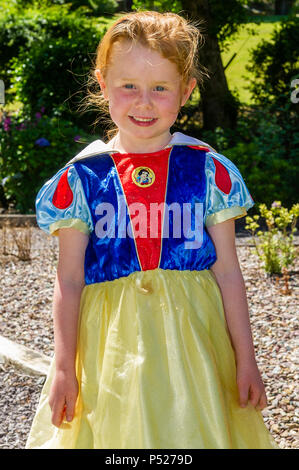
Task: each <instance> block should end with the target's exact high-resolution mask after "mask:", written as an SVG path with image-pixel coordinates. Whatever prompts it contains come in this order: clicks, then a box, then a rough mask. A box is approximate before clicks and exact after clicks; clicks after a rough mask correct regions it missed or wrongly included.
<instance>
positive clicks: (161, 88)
mask: <svg viewBox="0 0 299 470" xmlns="http://www.w3.org/2000/svg"><path fill="white" fill-rule="evenodd" d="M156 90H157V91H164V90H165V88H164V86H161V85H157V86H156Z"/></svg>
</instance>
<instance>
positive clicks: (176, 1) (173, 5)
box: [132, 0, 182, 13]
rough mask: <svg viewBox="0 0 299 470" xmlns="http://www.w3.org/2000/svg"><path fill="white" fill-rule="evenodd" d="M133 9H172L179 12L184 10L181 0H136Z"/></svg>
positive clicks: (160, 10)
mask: <svg viewBox="0 0 299 470" xmlns="http://www.w3.org/2000/svg"><path fill="white" fill-rule="evenodd" d="M132 10H154V11H159V12H160V13H164V12H166V11H171V12H173V13H179V12H180V11H181V10H182V3H181V1H180V0H173V1H171V0H160V1H154V0H145V1H142V0H134V1H133V6H132Z"/></svg>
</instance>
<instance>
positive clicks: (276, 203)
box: [271, 201, 281, 208]
mask: <svg viewBox="0 0 299 470" xmlns="http://www.w3.org/2000/svg"><path fill="white" fill-rule="evenodd" d="M271 207H272V208H274V207H281V202H280V201H274V202H272V205H271Z"/></svg>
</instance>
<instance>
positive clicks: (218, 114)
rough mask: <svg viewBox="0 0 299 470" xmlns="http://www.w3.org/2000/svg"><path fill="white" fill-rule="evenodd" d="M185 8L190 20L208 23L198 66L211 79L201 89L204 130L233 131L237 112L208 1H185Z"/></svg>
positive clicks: (183, 1) (183, 2)
mask: <svg viewBox="0 0 299 470" xmlns="http://www.w3.org/2000/svg"><path fill="white" fill-rule="evenodd" d="M182 8H183V10H184V11H186V13H187V15H188V17H189V18H192V19H195V20H197V19H203V20H205V25H204V27H205V33H204V34H205V44H204V46H202V48H201V49H200V51H199V62H200V64H201V65H203V66H204V67H206V68H207V69H208V71H209V75H210V78H208V79H205V81H204V84H203V86H202V87H200V95H201V108H202V112H203V127H204V129H209V130H214V129H215V128H216V127H222V128H234V127H235V124H236V120H237V113H238V109H237V105H236V102H235V100H234V98H233V96H232V94H231V92H230V91H229V88H228V85H227V80H226V76H225V73H224V69H223V64H222V59H221V54H220V48H219V44H218V38H217V35H216V34H213V33H212V31H214V30H215V27H213V26H214V25H213V21H214V19H213V17H212V16H211V14H210V9H209V1H208V0H197V1H196V2H195V1H194V0H182Z"/></svg>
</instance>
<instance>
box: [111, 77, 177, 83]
mask: <svg viewBox="0 0 299 470" xmlns="http://www.w3.org/2000/svg"><path fill="white" fill-rule="evenodd" d="M120 80H122V81H123V82H135V81H136V80H138V78H120ZM153 83H163V84H167V83H171V82H170V81H168V82H167V81H165V80H155V81H154V82H153Z"/></svg>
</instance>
